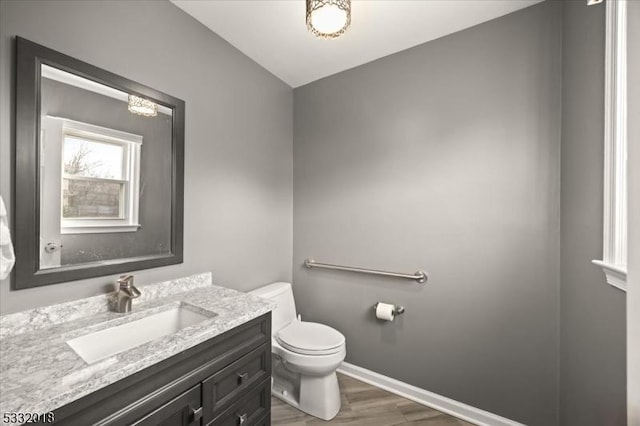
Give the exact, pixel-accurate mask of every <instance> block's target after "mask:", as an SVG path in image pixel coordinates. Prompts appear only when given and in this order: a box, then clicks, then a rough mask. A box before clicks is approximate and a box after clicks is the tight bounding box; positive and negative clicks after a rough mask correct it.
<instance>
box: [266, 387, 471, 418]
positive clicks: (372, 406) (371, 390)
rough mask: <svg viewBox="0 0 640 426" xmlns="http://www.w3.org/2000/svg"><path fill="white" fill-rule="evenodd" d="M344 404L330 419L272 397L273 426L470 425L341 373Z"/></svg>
mask: <svg viewBox="0 0 640 426" xmlns="http://www.w3.org/2000/svg"><path fill="white" fill-rule="evenodd" d="M338 381H339V382H340V394H341V395H340V396H341V398H342V407H341V409H340V412H339V413H338V415H337V416H336V417H335V418H334V419H333V420H331V421H330V422H325V421H323V420H320V419H318V418H315V417H312V416H309V415H308V414H305V413H303V412H302V411H299V410H297V409H295V408H293V407H291V406H290V405H288V404H285V403H284V402H282V401H280V400H279V399H277V398H273V397H272V398H271V424H272V425H273V426H311V425H313V426H321V425H328V424H339V425H349V426H356V425H357V426H410V425H411V426H471V423H467V422H465V421H462V420H460V419H457V418H455V417H452V416H449V415H447V414H443V413H441V412H439V411H436V410H434V409H432V408H429V407H425V406H424V405H420V404H417V403H415V402H413V401H409V400H408V399H405V398H402V397H399V396H397V395H394V394H392V393H389V392H387V391H384V390H382V389H378V388H376V387H374V386H371V385H368V384H366V383H363V382H361V381H359V380H355V379H353V378H351V377H348V376H344V375H342V374H338Z"/></svg>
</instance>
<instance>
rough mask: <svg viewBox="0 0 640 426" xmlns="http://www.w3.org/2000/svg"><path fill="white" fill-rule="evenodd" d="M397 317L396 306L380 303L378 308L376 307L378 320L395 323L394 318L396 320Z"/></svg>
mask: <svg viewBox="0 0 640 426" xmlns="http://www.w3.org/2000/svg"><path fill="white" fill-rule="evenodd" d="M395 316H396V305H391V304H389V303H382V302H378V306H376V318H379V319H381V320H385V321H393V318H395Z"/></svg>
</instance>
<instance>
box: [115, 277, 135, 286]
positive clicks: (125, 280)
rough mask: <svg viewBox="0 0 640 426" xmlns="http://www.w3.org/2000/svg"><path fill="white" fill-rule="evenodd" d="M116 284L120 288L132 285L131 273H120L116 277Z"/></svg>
mask: <svg viewBox="0 0 640 426" xmlns="http://www.w3.org/2000/svg"><path fill="white" fill-rule="evenodd" d="M118 285H119V286H120V288H129V287H131V286H132V285H133V275H131V274H127V275H120V278H118Z"/></svg>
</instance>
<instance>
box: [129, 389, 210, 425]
mask: <svg viewBox="0 0 640 426" xmlns="http://www.w3.org/2000/svg"><path fill="white" fill-rule="evenodd" d="M133 424H134V425H135V426H196V425H197V426H199V425H201V424H202V398H201V390H200V385H196V386H194V387H192V388H191V389H189V390H188V391H186V392H184V393H182V394H180V395H178V396H177V397H175V398H173V399H172V400H171V401H169V402H167V403H166V404H164V405H162V406H160V407H159V408H157V409H156V410H154V411H153V412H151V413H150V414H147V415H146V416H144V417H143V418H142V419H140V420H138V421H137V422H135V423H133Z"/></svg>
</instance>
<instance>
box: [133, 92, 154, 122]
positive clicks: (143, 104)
mask: <svg viewBox="0 0 640 426" xmlns="http://www.w3.org/2000/svg"><path fill="white" fill-rule="evenodd" d="M128 108H129V111H131V112H132V113H134V114H138V115H144V116H145V117H155V116H156V115H158V104H156V103H155V102H151V101H149V100H147V99H143V98H141V97H139V96H136V95H129V107H128Z"/></svg>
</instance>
